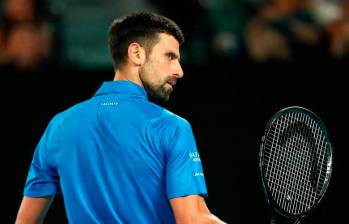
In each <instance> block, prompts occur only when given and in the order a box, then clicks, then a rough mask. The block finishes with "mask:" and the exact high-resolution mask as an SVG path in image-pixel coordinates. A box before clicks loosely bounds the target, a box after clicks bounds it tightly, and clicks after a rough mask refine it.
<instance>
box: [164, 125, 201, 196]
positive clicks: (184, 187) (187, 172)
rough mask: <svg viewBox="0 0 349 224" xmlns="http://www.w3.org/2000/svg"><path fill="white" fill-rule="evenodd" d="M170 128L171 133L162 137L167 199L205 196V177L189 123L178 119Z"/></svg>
mask: <svg viewBox="0 0 349 224" xmlns="http://www.w3.org/2000/svg"><path fill="white" fill-rule="evenodd" d="M171 126H172V125H171ZM171 128H172V129H171V130H173V131H172V133H171V132H169V133H168V134H166V136H165V138H164V140H165V141H166V142H165V144H166V146H165V147H166V160H167V162H166V188H167V197H168V199H172V198H176V197H183V196H188V195H194V194H199V195H202V196H204V197H206V196H207V189H206V183H205V177H204V173H203V169H202V164H201V160H200V155H199V152H198V150H197V147H196V142H195V139H194V135H193V132H192V129H191V126H190V124H189V123H188V122H187V121H186V120H184V119H178V120H177V121H176V123H175V125H173V126H172V127H171Z"/></svg>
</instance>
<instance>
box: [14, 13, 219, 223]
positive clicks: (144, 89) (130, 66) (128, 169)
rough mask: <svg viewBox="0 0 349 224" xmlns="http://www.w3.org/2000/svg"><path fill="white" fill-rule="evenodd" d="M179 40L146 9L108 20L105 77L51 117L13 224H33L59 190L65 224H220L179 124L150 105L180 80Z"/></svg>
mask: <svg viewBox="0 0 349 224" xmlns="http://www.w3.org/2000/svg"><path fill="white" fill-rule="evenodd" d="M182 42H183V34H182V32H181V30H180V29H179V28H178V26H177V25H176V24H175V23H174V22H173V21H171V20H169V19H168V18H165V17H163V16H160V15H156V14H150V13H138V14H132V15H130V16H127V17H125V18H123V19H120V20H115V21H114V22H113V24H112V25H111V27H110V30H109V48H110V52H111V55H112V58H113V62H114V68H115V78H114V81H113V82H105V83H103V85H102V86H101V88H100V89H99V90H98V91H97V93H96V94H95V96H94V97H92V98H91V99H90V100H87V101H85V102H82V103H80V104H78V105H75V106H73V107H72V108H70V109H68V110H67V111H65V112H63V113H60V114H58V115H57V116H55V117H54V118H53V119H52V121H51V122H50V124H49V125H48V127H47V129H46V131H45V133H44V135H43V137H42V139H41V140H40V142H39V144H38V146H37V148H36V151H35V154H34V158H33V161H32V164H31V167H30V170H29V174H28V177H27V181H26V185H25V189H24V198H23V201H22V204H21V206H20V209H19V212H18V215H17V222H16V223H17V224H20V223H40V222H42V221H43V219H44V217H45V212H46V211H47V209H48V207H49V205H50V203H51V201H52V199H53V196H54V195H55V194H58V193H62V195H63V198H64V204H65V209H66V213H67V217H68V220H69V222H70V223H151V224H156V223H166V224H168V223H175V222H176V223H181V224H186V223H223V222H222V221H220V220H219V219H218V218H217V217H215V216H214V215H212V214H211V213H210V211H209V210H208V208H207V207H206V204H205V201H204V199H203V197H205V196H206V195H207V190H206V185H205V179H204V175H203V170H202V166H201V161H200V157H199V154H198V151H197V149H196V144H195V140H194V137H193V133H192V130H191V127H190V125H189V123H188V122H187V121H186V120H184V119H183V118H180V117H179V116H177V115H175V114H173V113H171V112H169V111H167V110H166V109H164V108H162V107H160V106H157V105H156V104H154V103H151V102H150V101H149V100H148V96H149V97H152V98H154V99H157V100H164V101H166V100H168V99H169V96H170V93H171V92H172V90H173V88H174V86H175V84H176V82H177V80H178V79H180V78H182V77H183V71H182V68H181V65H180V63H179V58H180V54H179V46H180V44H181V43H182Z"/></svg>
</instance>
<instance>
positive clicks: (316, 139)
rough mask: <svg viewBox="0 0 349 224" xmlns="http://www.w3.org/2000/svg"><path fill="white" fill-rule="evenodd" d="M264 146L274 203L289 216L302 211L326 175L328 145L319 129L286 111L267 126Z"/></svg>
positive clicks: (299, 115)
mask: <svg viewBox="0 0 349 224" xmlns="http://www.w3.org/2000/svg"><path fill="white" fill-rule="evenodd" d="M292 125H293V126H292ZM288 127H291V129H287V128H288ZM299 133H302V134H299ZM264 147H265V153H264V155H263V159H264V164H265V168H266V178H267V183H268V187H269V189H270V190H271V193H272V196H273V198H274V200H275V201H276V203H277V204H278V205H279V206H280V207H281V208H282V209H284V210H285V211H287V212H289V213H292V214H300V213H303V212H305V211H306V210H308V209H309V208H310V207H311V206H312V205H313V204H314V203H316V201H317V200H318V197H319V196H320V195H321V190H322V188H323V184H324V182H325V180H326V176H327V172H326V170H327V161H326V158H327V156H326V152H327V147H328V145H327V142H326V139H325V137H324V135H323V132H322V130H321V128H320V127H319V126H318V125H317V123H316V122H314V120H313V119H311V118H310V117H309V116H307V115H304V114H302V113H297V112H290V113H288V114H286V115H284V116H281V117H279V118H278V119H277V120H275V122H274V123H273V124H272V125H271V128H270V129H269V132H268V133H267V135H266V139H265V146H264Z"/></svg>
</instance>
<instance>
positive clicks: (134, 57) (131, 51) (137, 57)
mask: <svg viewBox="0 0 349 224" xmlns="http://www.w3.org/2000/svg"><path fill="white" fill-rule="evenodd" d="M145 57H146V55H145V49H144V48H143V47H142V46H141V45H140V44H138V43H131V44H130V45H129V46H128V59H129V62H130V63H131V64H132V65H135V66H141V65H142V64H143V63H144V61H145Z"/></svg>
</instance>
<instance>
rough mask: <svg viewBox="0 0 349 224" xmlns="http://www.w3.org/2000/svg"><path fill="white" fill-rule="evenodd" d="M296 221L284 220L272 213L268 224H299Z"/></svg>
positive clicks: (282, 217)
mask: <svg viewBox="0 0 349 224" xmlns="http://www.w3.org/2000/svg"><path fill="white" fill-rule="evenodd" d="M299 223H300V222H298V220H296V219H291V218H285V217H284V216H282V215H280V214H278V213H277V212H272V214H271V219H270V224H299Z"/></svg>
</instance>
